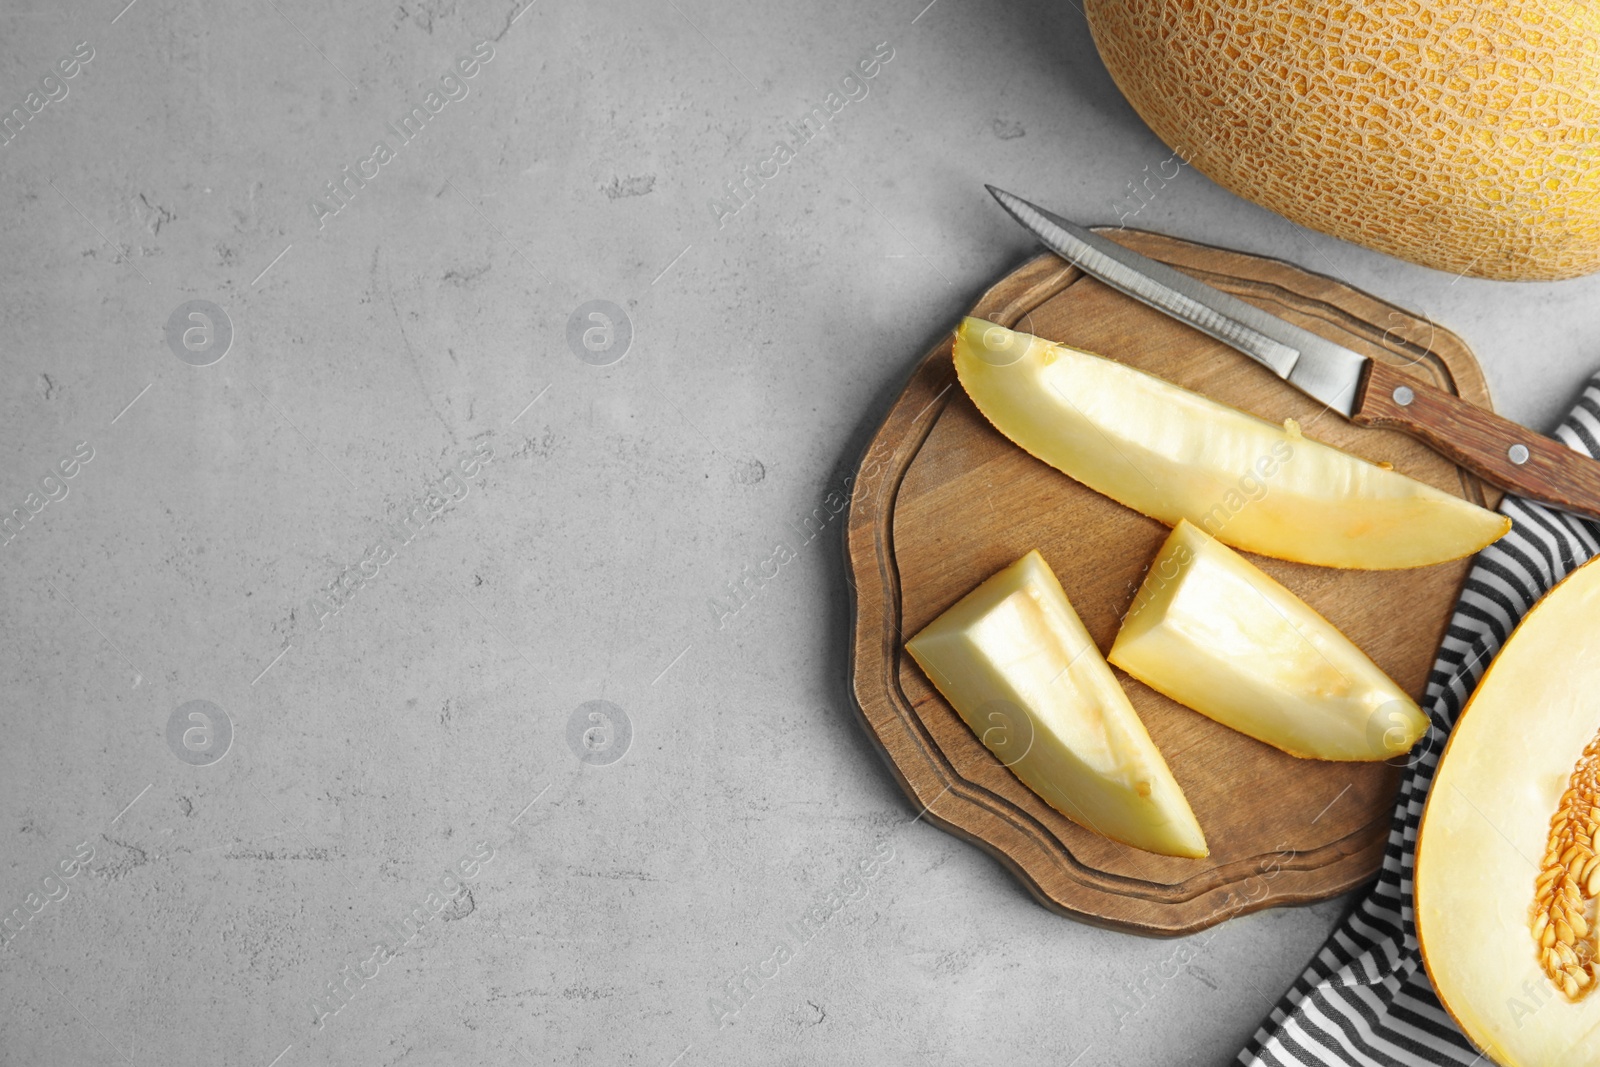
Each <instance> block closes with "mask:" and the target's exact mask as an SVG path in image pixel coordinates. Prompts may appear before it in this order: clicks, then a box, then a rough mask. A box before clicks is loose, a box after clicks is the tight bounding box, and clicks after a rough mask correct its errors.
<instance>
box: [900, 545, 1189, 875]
mask: <svg viewBox="0 0 1600 1067" xmlns="http://www.w3.org/2000/svg"><path fill="white" fill-rule="evenodd" d="M906 650H907V651H908V652H910V653H911V656H912V658H913V659H915V660H916V661H917V663H918V665H920V666H921V667H922V669H923V671H924V672H926V673H927V675H928V677H929V679H931V680H932V681H933V684H934V685H935V686H936V687H937V688H938V690H939V692H941V693H943V694H944V696H945V699H946V700H948V701H950V703H951V705H952V706H953V707H954V708H955V709H956V711H957V712H959V713H960V715H961V717H962V718H963V719H964V720H966V723H967V725H968V726H970V727H972V730H973V732H974V733H976V734H977V735H978V738H979V739H980V740H981V741H982V742H983V743H984V745H985V746H987V747H988V749H989V750H990V751H991V752H993V753H994V754H995V755H996V756H997V757H999V759H1000V761H1001V762H1002V763H1004V764H1005V765H1006V766H1007V767H1010V768H1011V771H1012V773H1014V774H1015V775H1016V776H1017V777H1018V778H1020V779H1022V781H1023V783H1024V784H1025V785H1027V786H1028V788H1030V789H1032V790H1033V791H1034V792H1035V793H1037V794H1039V796H1040V797H1042V798H1043V799H1044V800H1045V802H1046V803H1048V804H1049V805H1050V806H1051V807H1053V808H1055V809H1056V810H1057V811H1059V812H1060V813H1061V814H1063V815H1065V816H1066V817H1067V818H1069V819H1071V820H1072V821H1073V822H1075V823H1077V824H1078V825H1079V826H1082V827H1084V828H1086V829H1088V830H1092V831H1094V832H1095V833H1098V834H1103V835H1105V836H1106V837H1109V838H1112V839H1113V840H1116V841H1121V842H1123V843H1124V844H1128V845H1133V846H1134V847H1135V848H1142V849H1145V850H1147V851H1150V852H1159V853H1162V854H1163V855H1168V856H1188V857H1200V856H1204V855H1206V854H1207V848H1206V840H1205V835H1204V834H1203V833H1201V831H1200V823H1199V822H1198V821H1197V820H1196V819H1195V817H1194V812H1193V811H1192V810H1190V808H1189V802H1188V800H1186V799H1185V798H1184V795H1183V790H1182V789H1181V788H1179V786H1178V782H1177V780H1176V779H1175V778H1173V776H1172V771H1171V770H1170V769H1169V768H1168V767H1167V761H1166V760H1164V759H1162V757H1161V752H1160V751H1159V750H1158V749H1157V748H1156V746H1155V742H1153V741H1151V740H1150V734H1149V733H1148V732H1147V731H1146V730H1145V727H1144V723H1143V722H1142V721H1140V719H1139V715H1138V713H1137V712H1135V711H1134V710H1133V705H1132V704H1130V703H1129V702H1128V696H1127V694H1126V693H1124V692H1123V691H1122V686H1121V685H1120V684H1118V682H1117V679H1116V676H1115V675H1113V674H1112V673H1111V668H1110V667H1108V666H1107V665H1106V661H1105V659H1104V657H1102V656H1101V655H1100V650H1099V649H1098V648H1096V647H1095V644H1094V641H1093V640H1092V639H1091V638H1090V637H1089V631H1087V630H1086V629H1084V626H1083V623H1082V621H1080V620H1079V618H1078V614H1077V612H1075V611H1073V610H1072V605H1071V604H1070V603H1068V601H1067V595H1066V594H1065V593H1064V592H1062V590H1061V583H1060V582H1058V581H1057V580H1056V576H1055V573H1054V572H1052V571H1051V570H1050V567H1049V565H1048V564H1047V563H1045V561H1044V557H1043V556H1041V555H1040V554H1039V553H1038V551H1033V552H1029V553H1028V554H1027V555H1026V556H1023V557H1022V558H1021V559H1019V560H1018V561H1017V562H1015V563H1013V564H1011V566H1009V567H1006V568H1005V569H1004V570H1002V571H1000V572H999V573H997V574H995V575H994V576H993V577H991V578H989V579H988V580H987V581H986V582H984V583H983V584H982V585H980V586H978V588H976V589H974V590H973V591H972V592H971V593H968V594H967V595H966V596H965V597H963V598H962V599H961V600H960V601H958V602H957V603H956V604H955V605H954V606H953V607H951V608H950V609H949V610H947V611H946V612H945V613H944V614H943V615H940V616H939V617H938V618H937V619H935V620H934V621H933V622H931V623H929V624H928V625H927V627H925V628H924V629H923V630H922V632H921V633H919V634H917V636H915V637H913V638H912V639H911V640H910V641H908V642H906Z"/></svg>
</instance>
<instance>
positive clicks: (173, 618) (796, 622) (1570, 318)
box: [0, 0, 1600, 1067]
mask: <svg viewBox="0 0 1600 1067" xmlns="http://www.w3.org/2000/svg"><path fill="white" fill-rule="evenodd" d="M124 3H126V0H97V2H95V3H88V2H85V0H68V2H66V3H63V4H46V3H33V4H31V5H24V6H17V5H12V6H10V7H8V8H7V9H6V10H5V11H4V12H0V27H3V37H0V41H3V43H0V52H3V62H4V66H3V71H4V77H3V78H0V93H3V94H5V95H4V97H3V99H0V104H3V105H4V108H5V109H8V110H9V109H11V108H12V107H19V108H21V109H22V116H23V117H22V118H21V119H17V118H16V117H15V116H14V117H13V119H12V123H11V127H10V128H8V129H7V130H6V137H7V140H6V143H5V144H4V145H3V147H0V173H3V175H4V183H3V185H0V227H3V240H4V247H5V256H4V260H3V266H0V270H3V271H4V286H5V294H6V299H5V302H4V332H3V338H0V346H3V353H4V355H3V361H0V367H3V374H4V379H3V383H4V388H3V403H4V409H3V411H4V413H3V422H0V471H3V478H0V494H3V499H0V505H3V508H0V510H3V511H4V512H5V513H7V514H10V513H11V512H12V511H13V510H14V509H22V510H21V514H22V516H23V518H22V519H21V520H15V521H14V522H13V527H12V528H11V529H9V530H8V531H7V533H6V535H5V536H6V543H5V546H4V550H3V555H0V588H3V589H4V591H5V595H4V607H5V612H4V617H3V621H0V677H3V678H4V680H5V688H6V706H5V713H4V715H5V718H4V723H5V741H4V744H3V746H0V753H3V763H0V832H3V842H4V850H3V853H0V898H3V899H0V910H3V911H4V912H5V914H7V915H9V916H10V917H11V918H10V919H9V924H8V926H7V928H6V933H5V935H4V936H5V943H4V947H3V948H0V1063H4V1064H7V1065H10V1064H18V1065H21V1064H27V1065H30V1067H31V1065H41V1064H74V1065H77V1064H118V1063H126V1064H141V1065H143V1064H161V1065H185V1064H196V1065H199V1064H207V1065H222V1064H226V1065H240V1067H302V1065H307V1064H332V1063H359V1064H383V1065H387V1064H402V1063H403V1064H511V1063H519V1062H524V1061H526V1062H531V1063H629V1064H641V1065H645V1067H670V1065H673V1064H678V1065H681V1067H689V1065H692V1064H708V1063H796V1064H800V1063H819V1062H827V1063H861V1064H874V1065H876V1064H899V1063H905V1064H920V1063H1007V1062H1013V1063H1043V1062H1053V1063H1069V1062H1074V1063H1078V1064H1080V1065H1085V1067H1087V1065H1091V1064H1123V1063H1183V1064H1213V1063H1222V1062H1224V1061H1226V1060H1227V1059H1228V1058H1229V1057H1230V1056H1231V1055H1232V1053H1233V1051H1234V1050H1235V1049H1236V1048H1237V1047H1238V1046H1239V1045H1240V1043H1241V1042H1242V1041H1244V1040H1245V1039H1246V1037H1247V1036H1248V1035H1249V1034H1250V1032H1251V1031H1252V1030H1253V1028H1254V1027H1255V1025H1256V1023H1257V1021H1258V1019H1259V1018H1260V1017H1261V1016H1262V1014H1263V1013H1264V1012H1265V1011H1267V1010H1268V1008H1269V1006H1270V1005H1271V1003H1272V1001H1273V1000H1274V999H1275V998H1276V997H1277V996H1278V995H1279V994H1280V993H1281V991H1282V990H1283V989H1284V988H1285V987H1287V985H1288V984H1289V983H1290V982H1291V981H1292V979H1293V978H1294V977H1295V975H1296V974H1297V973H1298V972H1299V970H1300V969H1301V967H1302V966H1303V965H1304V964H1305V962H1306V961H1307V959H1308V958H1309V957H1310V955H1311V953H1312V952H1313V951H1314V950H1315V947H1316V946H1317V945H1318V943H1319V942H1320V941H1321V939H1322V938H1323V937H1324V935H1325V934H1326V932H1327V930H1328V929H1329V927H1330V925H1331V924H1332V923H1333V922H1334V921H1335V920H1336V918H1337V916H1338V915H1339V913H1340V909H1341V907H1342V906H1343V904H1344V902H1343V901H1337V900H1336V901H1330V902H1328V903H1326V904H1323V905H1321V906H1317V907H1310V908H1299V909H1291V910H1281V911H1275V912H1269V913H1265V914H1259V915H1254V916H1250V917H1247V918H1241V919H1238V920H1236V921H1233V922H1229V923H1227V924H1225V925H1224V926H1222V927H1220V928H1217V929H1216V930H1215V931H1213V932H1212V933H1209V934H1205V935H1201V936H1199V937H1196V938H1192V939H1189V940H1187V941H1183V942H1176V943H1173V942H1157V941H1145V940H1140V939H1137V938H1132V937H1126V936H1122V935H1118V934H1114V933H1108V932H1105V931H1101V930H1096V929H1092V928H1089V927H1086V926H1082V925H1078V924H1075V923H1073V922H1070V921H1067V920H1064V919H1061V918H1059V917H1057V916H1055V915H1052V914H1050V913H1048V912H1046V911H1045V910H1044V909H1042V908H1040V907H1039V906H1037V905H1036V904H1034V903H1033V902H1032V901H1031V900H1030V899H1029V898H1028V897H1027V896H1026V894H1025V893H1024V892H1023V891H1022V890H1021V889H1020V888H1019V887H1018V886H1017V885H1016V884H1015V883H1014V882H1013V881H1012V879H1011V878H1010V877H1009V876H1007V875H1006V874H1005V873H1004V872H1003V871H1002V870H1001V869H1000V867H999V866H998V865H997V864H995V863H994V862H993V861H991V860H990V859H988V858H987V857H986V856H984V855H983V854H982V853H980V852H979V851H977V850H976V849H974V848H972V847H970V846H968V845H966V844H963V843H961V842H959V841H957V840H955V839H954V838H952V837H949V836H947V835H945V834H944V833H942V832H940V831H939V830H937V829H933V828H930V827H928V826H927V825H925V824H924V823H921V822H914V821H913V820H912V816H913V815H914V814H915V812H914V811H913V810H912V809H911V808H910V807H909V806H908V805H907V803H906V802H905V800H904V799H903V798H902V796H901V795H900V794H899V792H898V791H897V789H896V788H895V787H894V785H893V783H892V782H891V780H890V778H889V776H888V774H887V773H886V771H885V769H884V768H883V767H882V766H881V765H880V764H879V762H878V758H877V757H876V755H874V753H873V751H872V750H871V748H870V747H869V745H868V744H867V743H866V739H865V737H864V735H863V734H862V732H861V730H860V729H859V727H858V726H857V724H856V722H855V720H854V715H853V713H852V711H851V709H850V708H849V706H848V704H847V698H846V695H845V691H844V686H843V675H844V641H845V633H846V626H847V612H846V598H845V587H844V582H843V575H842V568H841V565H840V562H839V550H838V530H837V523H835V524H834V525H833V526H830V528H828V529H826V530H824V531H823V532H822V533H821V534H819V535H817V536H815V537H812V538H810V539H809V540H808V539H806V538H805V537H804V536H803V535H802V534H800V533H796V532H795V529H796V527H797V526H800V525H801V524H802V523H803V520H804V518H805V517H806V516H808V515H810V514H811V513H813V511H815V510H816V509H817V508H818V507H819V505H822V504H823V503H824V502H825V501H826V500H828V498H829V494H830V493H832V492H834V491H836V490H837V489H838V488H839V486H840V483H841V481H842V479H843V478H844V476H845V475H846V474H847V473H849V471H850V469H851V466H852V463H853V461H854V460H855V458H856V456H857V454H858V451H859V449H860V448H861V446H862V444H863V442H864V440H865V437H866V434H867V433H868V432H870V430H871V428H872V427H873V426H874V424H875V421H876V419H877V418H878V417H880V416H881V414H882V412H883V411H884V409H885V407H886V405H887V403H888V401H889V399H890V398H891V397H892V396H893V394H894V393H895V391H896V390H897V388H898V386H899V384H900V383H901V382H902V380H903V378H904V376H905V375H906V374H907V372H908V370H909V369H910V367H911V366H912V364H913V362H914V361H915V360H916V359H917V357H918V356H919V355H920V354H921V353H922V352H923V351H924V350H925V349H926V348H927V347H928V345H929V343H930V342H931V340H932V339H934V338H935V337H936V336H937V335H938V333H939V332H940V331H942V330H945V329H947V328H949V326H950V325H951V324H952V322H953V321H954V318H955V316H956V315H957V314H958V313H959V312H960V311H961V310H962V309H963V308H964V307H965V306H966V305H967V304H968V303H969V302H970V301H971V300H972V299H973V297H974V296H975V295H976V294H977V293H978V292H979V291H981V290H982V288H983V287H984V286H985V285H986V284H987V283H988V282H989V281H991V280H992V279H994V278H995V277H996V276H998V275H999V274H1000V273H1001V272H1003V271H1004V270H1005V269H1007V268H1009V267H1011V266H1013V265H1015V264H1017V263H1018V262H1020V261H1021V260H1022V259H1023V258H1024V257H1025V256H1026V255H1027V254H1028V252H1029V249H1030V243H1029V241H1028V240H1027V238H1026V237H1025V236H1024V235H1023V234H1022V233H1021V232H1020V231H1019V230H1018V229H1017V228H1016V227H1015V226H1014V225H1012V224H1011V223H1010V222H1009V221H1008V220H1006V219H1005V218H1004V217H1003V216H1002V214H1001V213H1000V212H999V210H998V209H997V208H996V207H995V206H994V205H993V204H992V203H991V202H990V201H989V199H988V197H987V196H986V195H985V194H984V192H983V187H982V183H983V182H984V181H994V182H997V183H999V184H1002V185H1005V186H1007V187H1010V188H1013V189H1016V190H1018V191H1020V192H1023V193H1025V194H1029V195H1033V196H1036V197H1038V198H1039V199H1041V200H1044V201H1045V202H1047V203H1050V204H1052V205H1056V206H1058V207H1059V208H1061V209H1063V210H1064V211H1067V212H1069V213H1070V214H1072V215H1073V216H1075V217H1079V218H1082V219H1085V220H1089V221H1115V219H1116V218H1117V217H1118V215H1119V213H1125V212H1126V211H1127V209H1128V201H1127V200H1126V196H1127V193H1128V188H1129V183H1130V182H1133V181H1135V180H1138V179H1140V178H1141V177H1142V175H1143V173H1144V168H1146V167H1155V166H1158V165H1159V164H1160V163H1161V161H1163V160H1165V159H1167V158H1168V156H1169V155H1170V152H1169V150H1168V149H1166V148H1165V147H1164V146H1163V145H1161V144H1160V143H1159V142H1158V141H1157V140H1156V139H1155V138H1154V137H1153V136H1152V135H1151V134H1150V133H1149V132H1148V131H1147V130H1146V129H1145V128H1144V127H1143V126H1142V125H1141V124H1140V122H1139V121H1138V119H1137V118H1136V116H1135V115H1134V114H1133V113H1132V111H1131V110H1130V109H1129V107H1128V106H1127V105H1126V104H1125V103H1124V102H1123V100H1122V99H1121V97H1120V96H1119V95H1118V94H1117V92H1116V90H1115V88H1114V86H1113V85H1112V84H1111V82H1110V79H1109V78H1108V76H1107V75H1106V73H1105V71H1104V69H1103V68H1102V67H1101V66H1100V64H1099V62H1098V60H1097V59H1096V58H1095V54H1094V51H1093V48H1092V45H1091V43H1090V41H1089V38H1088V33H1087V30H1086V28H1085V26H1084V22H1083V18H1082V16H1081V15H1080V14H1079V13H1078V12H1077V11H1076V10H1075V9H1074V7H1073V5H1071V4H1060V5H1056V4H1028V3H1016V4H997V3H989V4H980V3H974V2H971V0H938V2H936V3H933V4H927V0H910V2H908V3H905V4H891V5H879V6H878V7H877V9H876V10H871V11H867V10H861V9H858V8H857V6H855V5H849V4H843V3H837V2H828V0H804V2H801V3H797V4H789V5H783V6H781V7H771V8H768V9H759V8H756V7H752V6H749V5H739V4H728V3H720V4H719V3H715V2H712V0H661V2H650V3H627V4H625V3H608V4H601V5H579V4H576V3H573V2H571V0H537V2H536V3H534V4H532V5H529V6H528V7H526V8H522V7H520V6H519V4H518V3H511V2H507V3H501V4H498V5H496V4H493V3H489V2H487V0H462V2H460V3H457V2H452V0H402V2H401V3H399V4H396V3H392V2H391V3H374V4H359V5H357V4H346V5H324V4H312V3H307V2H305V0H252V2H249V3H241V4H219V5H209V4H198V3H180V2H175V0H135V2H134V3H132V4H128V5H127V6H126V7H124V6H123V4H124ZM925 4H926V6H924V5H925ZM68 71H70V72H71V76H70V77H69V76H67V72H68ZM868 71H870V72H871V73H870V76H868V74H867V73H866V72H868ZM30 94H33V95H30ZM830 94H836V95H832V96H830ZM780 143H782V144H783V145H784V147H783V148H782V149H781V150H780V149H779V147H778V146H779V144H780ZM380 146H381V147H380ZM1133 224H1135V225H1139V226H1144V227H1147V228H1151V229H1156V230H1161V231H1166V232H1171V233H1175V234H1179V235H1182V236H1185V237H1190V238H1195V239H1199V240H1203V241H1210V242H1213V243H1218V244H1223V245H1228V246H1232V247H1238V248H1244V249H1248V250H1251V251H1256V252H1262V253H1268V254H1272V255H1277V256H1282V257H1285V258H1289V259H1292V260H1295V261H1298V262H1300V263H1302V264H1304V265H1306V266H1308V267H1310V268H1312V269H1315V270H1320V271H1324V272H1326V273H1329V274H1332V275H1335V276H1337V277H1339V278H1342V279H1344V280H1346V281H1348V282H1350V283H1351V284H1354V285H1356V286H1359V287H1361V288H1365V289H1369V290H1371V291H1373V292H1376V293H1380V294H1383V295H1385V296H1387V297H1389V298H1391V299H1394V300H1396V301H1398V302H1400V303H1402V304H1405V305H1406V306H1409V307H1412V308H1415V309H1417V310H1419V311H1421V312H1423V313H1425V314H1428V315H1430V316H1433V317H1434V318H1436V319H1437V320H1438V321H1441V322H1443V323H1445V324H1447V325H1449V326H1451V327H1452V328H1454V329H1456V330H1457V331H1459V332H1460V333H1461V334H1463V335H1464V336H1465V337H1467V338H1468V339H1469V341H1470V342H1471V343H1472V344H1474V346H1475V347H1476V348H1477V351H1478V352H1479V353H1480V354H1481V356H1482V358H1483V361H1484V363H1485V366H1486V368H1487V371H1488V374H1489V377H1490V379H1491V383H1492V385H1493V387H1494V389H1495V392H1496V395H1497V397H1498V400H1499V404H1500V406H1501V408H1502V409H1503V410H1504V411H1506V412H1508V413H1509V414H1510V415H1511V416H1513V417H1514V418H1517V419H1521V420H1524V421H1528V422H1531V423H1533V424H1535V425H1544V424H1547V423H1549V422H1550V421H1551V420H1552V419H1553V418H1554V417H1555V416H1556V415H1557V414H1558V412H1559V411H1560V410H1561V409H1562V408H1563V406H1564V405H1565V403H1566V400H1567V398H1568V397H1569V396H1570V395H1571V394H1572V392H1573V390H1574V388H1575V387H1576V386H1577V385H1578V384H1579V383H1580V381H1581V380H1582V379H1583V377H1584V376H1585V374H1586V372H1587V371H1588V370H1589V369H1590V368H1591V367H1592V366H1593V365H1595V364H1596V363H1600V336H1596V334H1597V326H1600V301H1597V300H1596V296H1597V295H1600V282H1597V281H1595V280H1588V281H1579V282H1574V283H1567V284H1562V285H1550V286H1521V287H1517V286H1510V285H1504V284H1491V283H1486V282H1479V281H1474V280H1471V279H1465V278H1460V279H1457V278H1451V277H1449V276H1446V275H1441V274H1437V273H1433V272H1430V271H1427V270H1423V269H1420V268H1416V267H1412V266H1409V265H1406V264H1403V263H1399V262H1396V261H1392V260H1389V259H1386V258H1383V257H1381V256H1378V255H1375V254H1371V253H1368V252H1365V251H1362V250H1360V249H1357V248H1354V247H1351V246H1347V245H1343V244H1340V243H1338V242H1335V241H1332V240H1329V239H1326V238H1323V237H1321V236H1319V235H1317V234H1314V233H1308V232H1306V231H1303V230H1300V229H1297V228H1296V227H1293V226H1291V225H1289V224H1287V223H1285V222H1284V221H1282V220H1281V219H1278V218H1276V217H1274V216H1272V215H1270V214H1268V213H1266V212H1264V211H1262V210H1260V209H1257V208H1255V207H1253V206H1251V205H1249V204H1247V203H1244V202H1242V201H1240V200H1237V199H1235V198H1234V197H1232V196H1230V195H1228V194H1226V193H1224V192H1223V191H1221V190H1220V189H1219V188H1217V187H1216V186H1214V185H1212V184H1210V183H1209V182H1208V181H1207V180H1206V179H1205V178H1203V177H1201V176H1200V175H1198V174H1194V173H1192V172H1189V171H1187V170H1185V171H1183V172H1182V173H1181V174H1180V176H1179V177H1178V178H1176V179H1174V180H1173V181H1171V182H1170V183H1168V184H1167V185H1166V186H1165V187H1164V188H1162V189H1161V191H1160V194H1159V196H1157V197H1155V199H1154V200H1153V201H1152V202H1150V203H1148V204H1147V205H1145V206H1143V207H1142V208H1141V209H1140V210H1139V212H1138V214H1137V215H1136V217H1134V218H1133ZM785 539H787V541H788V542H789V543H790V545H791V547H792V548H793V549H794V558H792V559H786V560H785V561H784V562H783V564H782V565H781V566H779V567H777V569H776V574H775V576H773V575H772V574H771V572H772V570H773V568H772V567H771V566H764V565H766V564H767V563H768V561H769V560H770V559H772V558H773V556H774V550H775V546H776V544H777V542H779V541H780V540H785ZM763 570H765V571H767V572H768V574H769V577H767V578H766V579H764V580H762V581H759V582H752V583H745V578H746V577H747V576H749V575H751V574H753V573H760V572H762V571H763ZM740 584H746V586H747V588H750V589H754V590H755V592H752V593H749V594H747V595H745V596H744V597H742V598H739V597H735V596H734V595H733V593H732V589H733V587H735V586H738V585H740ZM619 756H620V758H617V757H619ZM818 916H821V918H818Z"/></svg>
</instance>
